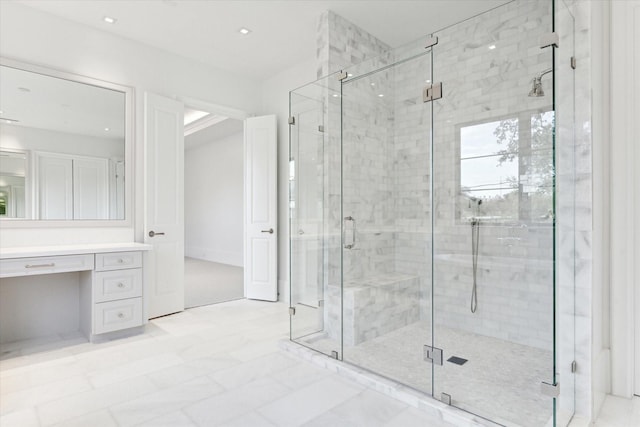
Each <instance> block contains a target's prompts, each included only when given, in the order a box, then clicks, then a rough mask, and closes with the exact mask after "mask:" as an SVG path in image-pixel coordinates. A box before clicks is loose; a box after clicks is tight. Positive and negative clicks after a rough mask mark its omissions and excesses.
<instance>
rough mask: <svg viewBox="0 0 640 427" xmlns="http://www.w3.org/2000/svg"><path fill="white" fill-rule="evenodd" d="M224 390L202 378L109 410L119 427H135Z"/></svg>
mask: <svg viewBox="0 0 640 427" xmlns="http://www.w3.org/2000/svg"><path fill="white" fill-rule="evenodd" d="M223 390H224V389H223V388H222V386H220V385H219V384H216V383H214V382H213V381H211V380H210V379H208V378H207V377H201V378H197V379H195V380H192V381H188V382H186V383H184V384H180V385H178V386H175V387H171V388H166V389H163V390H161V391H158V392H155V393H151V394H146V395H144V396H141V397H139V398H137V399H133V400H129V401H127V402H124V403H121V404H118V405H115V406H111V407H110V408H109V410H110V411H111V414H112V415H113V417H114V418H115V419H116V421H117V422H118V425H119V426H123V427H126V426H133V425H137V424H140V423H142V422H145V421H148V420H151V419H153V418H157V417H160V416H162V415H164V414H170V413H172V412H175V411H178V410H180V409H182V408H183V407H185V406H187V405H189V404H192V403H194V402H198V401H200V400H203V399H206V398H208V397H211V396H214V395H217V394H219V393H220V392H222V391H223Z"/></svg>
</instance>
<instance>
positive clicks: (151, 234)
mask: <svg viewBox="0 0 640 427" xmlns="http://www.w3.org/2000/svg"><path fill="white" fill-rule="evenodd" d="M153 236H164V233H156V232H155V231H153V230H151V231H150V232H149V237H153Z"/></svg>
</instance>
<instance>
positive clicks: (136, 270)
mask: <svg viewBox="0 0 640 427" xmlns="http://www.w3.org/2000/svg"><path fill="white" fill-rule="evenodd" d="M150 249H151V246H150V245H146V244H141V243H121V244H99V245H82V246H80V245H78V246H60V247H31V248H11V249H5V248H3V249H2V250H0V278H12V277H24V276H36V277H35V279H37V280H40V281H42V280H49V279H47V278H46V277H47V276H42V275H45V274H57V273H74V272H75V273H77V274H78V275H79V279H78V278H76V280H77V281H76V283H79V287H80V288H79V296H80V298H79V305H77V307H78V310H79V316H78V319H79V324H78V329H79V330H80V331H82V332H83V333H84V335H85V336H87V338H88V339H89V340H90V341H97V340H99V339H101V338H103V337H105V338H106V337H107V335H104V334H107V333H111V332H116V331H125V332H126V331H127V330H132V331H135V330H134V329H132V328H136V327H140V326H142V325H144V324H145V323H146V322H147V316H146V315H145V313H146V310H145V293H144V277H145V276H144V258H145V256H144V254H145V252H146V251H148V250H150ZM54 286H55V285H54ZM76 295H78V294H77V293H76ZM75 304H78V302H77V300H76V303H75Z"/></svg>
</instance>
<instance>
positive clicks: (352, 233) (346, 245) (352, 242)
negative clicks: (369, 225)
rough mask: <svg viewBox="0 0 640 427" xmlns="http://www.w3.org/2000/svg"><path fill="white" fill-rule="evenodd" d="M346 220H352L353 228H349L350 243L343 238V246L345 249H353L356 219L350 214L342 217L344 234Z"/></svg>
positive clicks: (354, 245)
mask: <svg viewBox="0 0 640 427" xmlns="http://www.w3.org/2000/svg"><path fill="white" fill-rule="evenodd" d="M347 221H351V222H353V228H352V229H351V243H346V241H347V239H346V238H345V239H344V240H345V244H344V248H345V249H353V248H355V247H356V219H355V218H354V217H352V216H345V217H344V231H345V234H346V231H347Z"/></svg>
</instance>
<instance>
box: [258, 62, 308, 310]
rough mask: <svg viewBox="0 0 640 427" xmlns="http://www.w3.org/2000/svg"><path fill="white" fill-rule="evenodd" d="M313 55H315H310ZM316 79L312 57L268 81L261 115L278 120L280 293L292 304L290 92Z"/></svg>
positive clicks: (283, 298) (264, 86) (281, 298)
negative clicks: (290, 292) (290, 267)
mask: <svg viewBox="0 0 640 427" xmlns="http://www.w3.org/2000/svg"><path fill="white" fill-rule="evenodd" d="M310 54H312V55H313V52H310ZM314 80H316V59H315V56H313V57H310V58H309V59H308V60H307V61H303V62H301V63H299V64H297V65H295V66H293V67H291V68H289V69H287V70H284V71H282V72H280V73H278V74H276V75H275V76H273V77H271V78H269V79H267V80H265V81H264V82H263V85H262V114H275V115H276V117H277V119H278V226H277V228H276V229H277V230H278V293H279V294H280V296H279V300H280V301H287V302H288V301H289V283H288V280H289V124H288V122H287V120H288V118H289V91H291V90H293V89H295V88H297V87H300V86H302V85H304V84H307V83H310V82H312V81H314Z"/></svg>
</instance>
